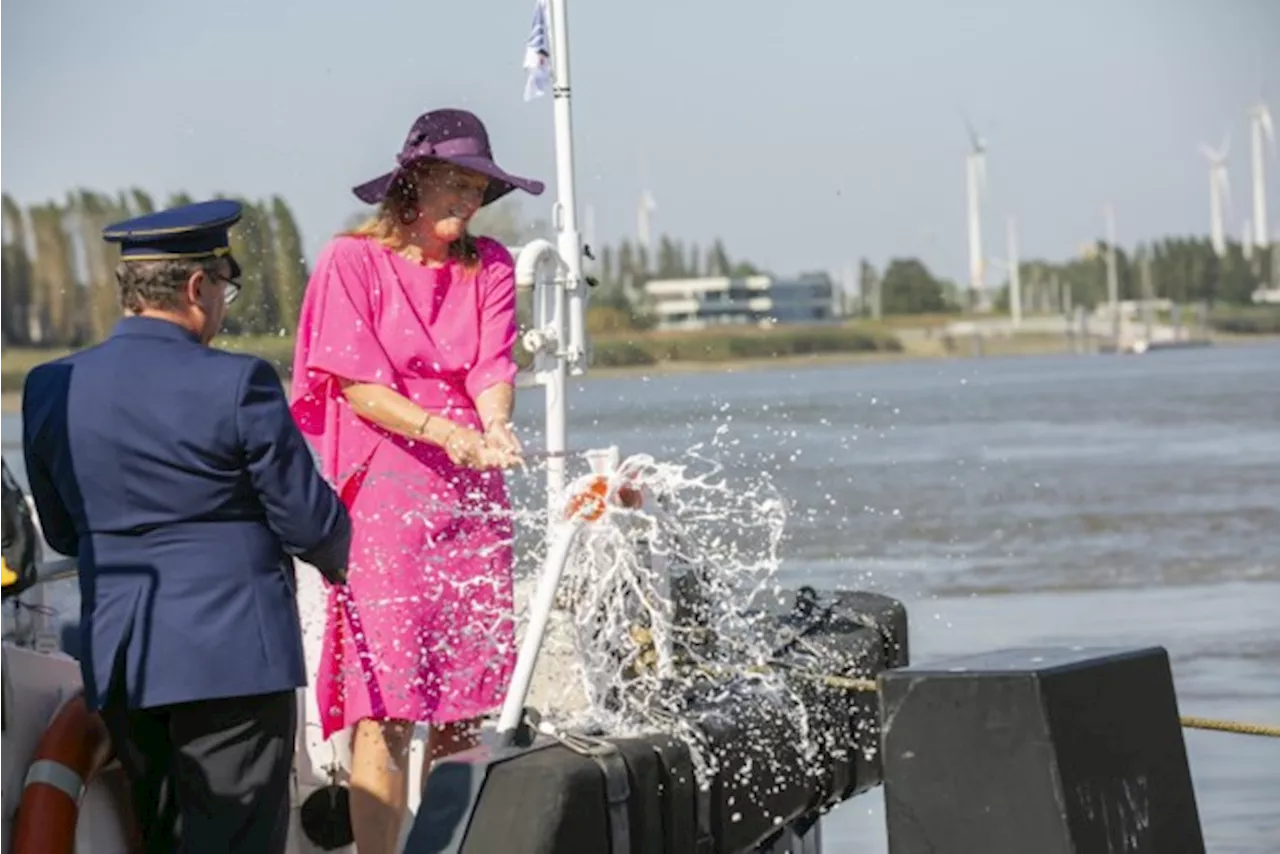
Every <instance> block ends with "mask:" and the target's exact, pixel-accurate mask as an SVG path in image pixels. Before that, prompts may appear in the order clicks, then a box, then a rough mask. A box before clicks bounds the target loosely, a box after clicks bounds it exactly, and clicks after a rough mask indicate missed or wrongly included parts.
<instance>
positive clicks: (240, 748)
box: [22, 200, 351, 854]
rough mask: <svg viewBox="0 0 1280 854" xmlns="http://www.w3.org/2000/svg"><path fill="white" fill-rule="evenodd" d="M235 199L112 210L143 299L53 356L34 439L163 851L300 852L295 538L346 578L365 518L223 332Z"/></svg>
mask: <svg viewBox="0 0 1280 854" xmlns="http://www.w3.org/2000/svg"><path fill="white" fill-rule="evenodd" d="M240 215H241V207H240V205H239V203H237V202H234V201H222V200H219V201H211V202H202V203H198V204H194V205H187V206H184V207H180V208H175V209H171V210H166V211H161V212H159V213H154V214H150V215H147V216H144V217H140V218H138V219H134V220H130V221H127V222H122V223H119V224H117V225H113V226H109V227H108V228H107V229H106V230H105V231H104V232H103V236H104V238H105V239H106V240H108V241H111V242H115V243H119V244H120V247H121V261H120V265H119V266H118V267H117V269H116V279H117V282H118V284H119V288H120V297H121V302H122V303H123V305H124V309H125V315H126V316H125V317H124V318H123V319H121V320H120V322H119V324H118V325H117V326H116V328H115V330H114V331H113V332H112V334H111V337H110V338H108V339H107V340H106V341H104V342H102V343H101V344H98V345H97V346H94V347H90V348H89V349H86V350H82V351H80V352H78V353H75V354H72V355H70V356H67V357H66V358H63V359H58V360H57V361H54V362H50V363H47V364H44V365H41V366H39V367H37V368H36V369H35V370H33V371H32V372H31V373H30V375H29V376H28V378H27V381H26V385H25V388H24V390H23V399H22V418H23V452H24V455H25V459H26V464H27V472H28V478H29V480H30V484H31V493H32V496H33V497H34V499H35V503H36V509H37V511H38V513H39V518H40V524H41V527H42V528H43V531H44V536H45V539H46V540H47V541H48V542H49V545H50V546H52V547H53V548H54V549H55V550H57V551H59V552H62V553H63V554H66V555H71V556H74V557H76V558H77V559H78V563H79V567H80V591H81V597H82V605H81V620H82V634H83V638H84V641H83V646H84V654H83V655H82V656H81V659H82V663H81V670H82V672H83V674H84V682H85V693H86V698H87V700H88V702H89V704H90V706H91V708H94V709H98V710H100V711H101V714H102V717H103V719H104V720H105V721H106V723H107V726H108V729H109V730H110V732H111V734H112V738H113V741H114V744H115V747H116V752H117V755H118V756H119V758H120V760H121V762H122V764H123V766H124V769H125V772H126V773H127V775H128V776H129V778H130V782H131V783H132V786H133V803H134V809H135V812H136V815H137V817H138V820H139V824H140V826H141V830H142V832H143V835H144V837H145V838H146V846H147V850H148V851H149V852H155V853H156V854H158V852H161V851H164V852H170V851H178V850H180V851H183V852H210V854H213V852H217V854H230V852H241V854H257V852H262V854H268V852H270V854H275V853H276V852H283V851H284V848H285V841H286V837H287V834H288V825H289V783H290V773H291V769H292V761H293V753H294V743H295V734H296V727H297V721H296V709H297V706H296V701H295V696H296V695H295V693H294V691H295V689H297V688H298V687H300V686H302V685H305V684H306V675H305V672H304V659H303V651H302V633H301V627H300V625H299V621H298V609H297V603H296V600H295V584H294V577H293V570H292V561H291V560H290V555H296V556H298V557H300V558H301V559H302V560H304V561H306V562H308V563H310V564H312V565H313V566H315V567H317V568H318V569H319V570H320V571H321V572H322V573H324V574H325V576H326V577H327V578H328V579H329V581H330V582H332V583H344V582H345V573H346V562H347V552H348V549H349V547H350V540H351V528H350V521H349V519H348V517H347V513H346V510H345V509H344V508H343V506H342V503H341V502H340V501H339V499H338V497H337V495H335V494H334V492H333V490H332V489H331V488H330V487H329V485H328V484H327V483H326V482H325V481H324V480H323V479H322V478H321V476H320V474H319V472H318V471H317V469H316V466H315V462H314V460H313V458H312V456H311V453H310V450H309V448H308V446H307V444H306V442H305V440H304V439H303V437H302V435H301V434H300V433H299V431H298V429H297V427H296V426H295V424H294V422H293V419H292V417H291V416H290V413H289V407H288V403H287V401H286V398H285V394H284V391H283V389H282V388H281V385H280V380H279V378H278V377H277V376H276V374H275V372H274V371H273V370H272V368H271V366H270V365H269V364H267V363H266V362H265V361H263V360H262V359H259V358H256V357H254V356H248V355H240V354H233V353H227V352H224V351H221V350H215V349H212V348H210V347H209V346H207V345H208V344H209V342H210V341H211V340H212V339H213V337H214V335H216V334H217V332H218V329H219V327H220V326H221V324H222V321H223V318H224V317H225V315H226V310H227V304H228V303H229V302H230V301H231V300H232V299H234V298H235V296H236V294H237V293H238V292H239V290H240V285H239V284H238V282H237V281H236V278H237V276H238V275H239V273H240V268H239V265H238V264H236V262H235V259H234V258H232V256H231V254H230V249H229V245H228V240H227V231H228V229H229V228H230V227H231V226H232V225H234V224H235V223H236V222H238V221H239V219H240Z"/></svg>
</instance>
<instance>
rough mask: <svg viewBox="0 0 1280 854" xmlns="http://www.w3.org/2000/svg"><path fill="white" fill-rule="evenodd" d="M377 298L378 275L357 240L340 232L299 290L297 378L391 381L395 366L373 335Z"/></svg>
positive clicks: (313, 382)
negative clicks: (300, 290)
mask: <svg viewBox="0 0 1280 854" xmlns="http://www.w3.org/2000/svg"><path fill="white" fill-rule="evenodd" d="M376 299H377V281H376V280H375V277H374V275H373V268H372V265H371V264H369V263H368V262H367V260H366V257H365V252H364V247H363V246H361V244H360V241H359V240H358V239H356V238H340V239H338V240H336V241H334V243H332V244H330V246H329V247H328V248H327V249H326V251H325V252H324V253H323V254H322V256H321V257H320V260H319V263H318V264H317V265H316V270H315V272H314V273H313V274H312V275H311V280H310V281H309V282H308V283H307V291H306V294H305V295H304V296H303V301H302V311H301V314H300V316H299V319H298V344H297V352H296V353H295V357H294V375H295V378H296V377H297V376H298V375H299V374H302V375H304V376H305V377H306V380H307V383H308V385H315V384H321V383H324V382H325V381H326V380H328V379H330V378H336V377H342V378H345V379H348V380H352V381H354V382H361V383H378V384H381V385H388V386H389V385H391V384H392V383H394V381H395V371H394V370H393V369H392V365H391V360H390V358H389V357H388V356H387V352H386V350H385V349H384V348H383V346H382V342H380V341H379V340H378V336H377V320H376V311H375V304H376ZM295 382H296V379H295Z"/></svg>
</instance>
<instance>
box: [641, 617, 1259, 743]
mask: <svg viewBox="0 0 1280 854" xmlns="http://www.w3.org/2000/svg"><path fill="white" fill-rule="evenodd" d="M631 635H632V640H634V641H635V642H636V644H637V645H638V646H639V647H640V648H641V650H642V651H644V652H649V651H652V656H651V657H652V659H653V660H648V659H649V658H650V657H649V656H645V655H643V654H642V655H641V658H640V662H639V663H640V664H641V666H642V667H643V666H646V665H647V668H646V669H651V668H652V667H653V665H654V664H655V663H656V651H653V650H652V639H651V638H650V636H649V632H648V631H647V630H646V629H644V628H642V627H640V626H635V627H633V628H632V632H631ZM646 645H647V646H648V649H646ZM773 665H774V666H775V667H782V668H785V669H786V670H788V671H789V672H791V673H792V674H793V675H795V676H799V677H800V678H802V679H811V680H813V681H815V682H820V683H822V684H823V685H828V686H830V687H832V688H837V689H839V690H842V691H860V692H867V693H873V694H874V693H875V692H876V691H879V690H880V685H879V683H878V682H877V681H876V680H875V679H866V678H860V677H854V676H837V675H835V674H832V673H812V672H809V671H806V670H801V669H800V668H796V667H791V666H788V665H787V664H786V663H784V662H781V661H775V662H773ZM696 669H697V670H700V671H701V672H703V673H706V674H707V675H709V676H726V675H731V674H732V673H733V671H732V669H730V668H724V667H714V666H710V665H705V664H703V665H699V666H698V667H696ZM745 670H746V672H748V673H754V674H764V673H768V672H769V668H767V667H760V666H755V667H747V668H745ZM1179 720H1180V721H1181V722H1182V725H1183V726H1184V727H1186V728H1188V729H1207V730H1216V731H1218V732H1234V733H1239V734H1241V735H1261V736H1266V737H1268V738H1280V726H1272V725H1271V724H1250V723H1244V722H1241V721H1227V720H1222V719H1220V718H1200V717H1193V716H1185V715H1184V716H1183V717H1182V718H1180V719H1179Z"/></svg>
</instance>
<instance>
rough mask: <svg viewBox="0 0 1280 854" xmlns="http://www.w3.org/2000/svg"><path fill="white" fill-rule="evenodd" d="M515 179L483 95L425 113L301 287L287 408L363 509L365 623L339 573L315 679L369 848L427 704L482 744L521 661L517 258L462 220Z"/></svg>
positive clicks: (442, 726) (359, 837)
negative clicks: (515, 422) (515, 423)
mask: <svg viewBox="0 0 1280 854" xmlns="http://www.w3.org/2000/svg"><path fill="white" fill-rule="evenodd" d="M517 188H519V189H523V190H525V191H527V192H530V193H533V194H535V195H537V194H539V193H541V192H542V189H543V186H542V184H541V183H539V182H536V181H531V180H528V179H525V178H518V177H515V176H512V175H509V174H507V173H506V172H504V171H503V170H502V169H500V168H499V167H498V166H497V165H496V164H495V163H494V162H493V158H492V155H491V153H490V148H489V141H488V135H487V133H486V131H485V128H484V125H483V124H482V123H481V122H480V120H479V119H477V118H476V117H475V116H474V115H472V114H471V113H468V112H465V111H462V110H437V111H434V112H430V113H427V114H425V115H423V116H421V117H420V118H419V119H418V120H417V121H416V122H415V123H414V125H413V128H412V129H411V130H410V132H409V136H408V139H407V140H406V141H405V144H404V148H403V149H402V150H401V152H400V154H399V155H398V156H397V167H396V169H394V170H393V171H392V172H389V173H387V174H386V175H383V176H381V177H380V178H376V179H374V180H373V181H370V182H368V183H366V184H362V185H361V186H359V187H357V188H355V194H356V195H357V196H358V197H359V198H360V199H361V200H362V201H365V202H367V203H370V204H377V205H378V209H377V212H376V213H375V214H374V215H373V217H371V218H370V219H369V220H368V222H366V223H365V224H364V225H362V226H360V227H359V228H357V229H355V230H354V231H353V232H351V233H349V234H345V235H342V236H339V237H337V238H335V239H334V240H333V241H331V242H330V243H329V245H328V246H326V247H325V249H324V251H323V252H322V254H321V256H320V259H319V261H318V262H317V264H316V269H315V273H314V274H313V275H312V277H311V281H310V282H309V283H308V285H307V292H306V295H305V297H304V299H303V304H302V312H301V317H300V319H299V325H298V340H297V349H296V352H295V354H294V363H293V366H294V378H293V391H292V400H293V413H294V417H295V418H296V420H297V422H298V424H299V425H300V426H301V428H302V430H303V432H304V433H305V434H306V435H307V436H308V438H309V439H310V440H311V441H312V442H313V444H314V446H315V447H316V449H317V450H318V452H319V454H320V458H321V465H322V468H323V471H324V474H325V476H326V477H328V478H329V479H330V480H331V482H332V483H333V484H334V485H335V487H336V489H337V490H338V492H339V494H340V495H342V497H343V500H344V502H345V503H346V504H347V507H348V508H349V510H350V512H351V520H352V527H353V537H352V544H351V564H350V566H349V568H348V572H349V579H350V581H349V588H348V589H349V592H350V599H351V600H352V601H353V603H354V610H355V613H356V616H357V618H358V620H359V623H360V624H361V625H360V626H359V628H362V629H363V633H361V632H360V631H359V629H355V630H353V626H352V622H353V620H352V619H351V617H350V616H349V613H350V612H349V611H348V610H347V609H346V608H345V607H344V603H343V602H342V601H341V598H340V597H339V595H338V593H339V591H338V590H337V588H331V589H330V591H329V603H328V612H327V618H326V625H325V640H324V650H323V653H322V661H321V666H320V672H319V673H318V674H317V677H316V692H317V696H318V698H319V711H320V715H321V719H322V721H323V726H324V734H325V737H326V738H327V737H329V736H330V735H332V734H333V733H335V732H337V731H338V730H341V729H344V728H346V727H349V726H352V725H354V726H355V730H354V733H353V738H352V772H351V818H352V826H353V829H354V832H355V841H356V846H357V848H358V850H359V851H360V854H381V852H387V854H390V852H392V851H393V850H394V848H395V846H396V843H397V839H398V836H399V831H400V825H401V822H402V820H403V817H404V813H405V806H406V801H407V776H406V767H405V766H406V760H407V758H408V749H409V743H410V740H411V736H412V733H413V728H414V724H415V723H429V724H430V725H431V743H430V747H429V749H428V751H427V761H428V762H430V760H431V759H432V758H433V757H439V756H442V755H446V754H448V753H452V752H455V751H457V750H459V749H462V748H465V747H469V746H471V745H472V744H474V740H475V735H476V732H477V730H478V726H477V724H478V719H479V718H480V717H481V716H482V715H484V714H486V713H488V712H489V711H491V710H493V709H494V708H495V707H497V706H498V705H499V704H500V703H501V701H502V698H503V696H504V692H505V690H506V687H507V683H508V679H509V676H510V674H511V670H512V666H513V664H514V657H515V649H514V624H513V617H512V576H511V564H512V548H511V545H512V543H511V541H512V536H513V531H512V524H511V519H510V505H509V503H508V498H507V493H506V485H505V483H504V481H503V475H502V469H503V468H505V467H508V466H511V465H514V464H516V463H518V462H519V459H520V457H519V455H520V445H519V443H518V441H517V440H516V438H515V436H514V434H513V433H512V430H511V426H510V418H511V407H512V402H513V397H514V391H513V388H514V386H513V381H514V377H515V372H516V368H515V363H514V362H513V361H512V357H511V348H512V345H513V343H514V342H515V338H516V325H515V283H514V267H513V264H512V260H511V255H510V253H508V252H507V250H506V249H505V248H504V247H503V246H502V245H501V244H500V243H498V242H496V241H494V240H490V239H487V238H476V237H472V236H471V235H469V234H468V233H467V223H468V220H469V219H470V218H471V217H472V215H473V214H475V212H476V211H477V210H478V209H479V208H480V207H481V206H483V205H486V204H489V203H491V202H493V201H496V200H497V199H499V198H501V197H502V196H504V195H506V194H507V193H509V192H511V191H513V190H515V189H517ZM424 770H425V769H424ZM424 776H425V775H424Z"/></svg>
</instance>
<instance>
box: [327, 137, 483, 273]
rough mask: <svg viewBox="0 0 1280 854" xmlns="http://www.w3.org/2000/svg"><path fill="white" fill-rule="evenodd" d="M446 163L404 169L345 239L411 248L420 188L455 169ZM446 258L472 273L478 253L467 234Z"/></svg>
mask: <svg viewBox="0 0 1280 854" xmlns="http://www.w3.org/2000/svg"><path fill="white" fill-rule="evenodd" d="M455 168H456V167H454V166H452V165H451V164H448V163H439V162H437V161H433V160H427V161H423V162H422V163H417V164H415V165H413V166H411V167H410V168H408V169H406V170H405V171H404V172H403V173H402V174H401V175H400V177H399V178H398V179H397V180H396V181H395V183H394V184H392V185H391V189H390V190H388V191H387V197H386V198H385V199H383V200H382V204H380V205H379V206H378V210H377V211H376V212H375V213H374V214H373V215H372V216H370V217H369V218H368V219H366V220H365V221H364V222H362V223H360V224H359V225H357V226H356V227H355V228H353V229H351V230H349V231H346V232H343V234H344V235H345V236H348V237H365V238H368V239H370V240H376V241H378V242H379V243H381V244H382V245H383V246H385V247H387V248H388V249H390V250H392V251H393V252H404V251H405V250H406V249H412V248H413V241H412V237H413V230H412V228H411V226H412V224H413V222H414V220H416V219H417V216H418V202H419V198H420V193H421V188H422V185H423V183H424V182H425V180H426V178H427V176H428V175H430V174H431V173H432V172H437V171H441V170H444V169H455ZM449 257H450V258H452V259H453V260H455V261H460V262H461V263H462V265H463V266H464V267H466V268H467V269H469V270H474V269H475V268H477V267H478V266H479V265H480V250H479V249H478V248H477V247H476V239H475V237H473V236H472V235H471V233H470V232H465V233H464V234H463V235H462V237H460V238H458V239H457V240H455V241H453V243H450V244H449Z"/></svg>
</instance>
